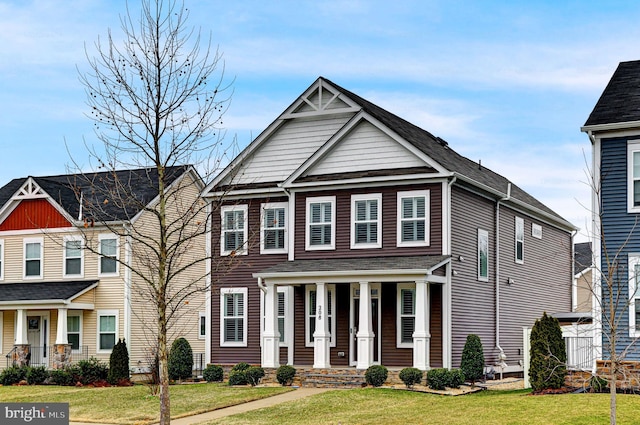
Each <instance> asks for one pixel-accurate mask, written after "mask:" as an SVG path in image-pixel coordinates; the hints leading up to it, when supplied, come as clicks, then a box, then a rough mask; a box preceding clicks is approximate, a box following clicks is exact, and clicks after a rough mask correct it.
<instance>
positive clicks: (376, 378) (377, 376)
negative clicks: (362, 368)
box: [364, 365, 389, 387]
mask: <svg viewBox="0 0 640 425" xmlns="http://www.w3.org/2000/svg"><path fill="white" fill-rule="evenodd" d="M388 375H389V371H388V370H387V368H386V367H384V366H382V365H373V366H369V368H368V369H367V371H366V372H365V373H364V379H365V380H366V381H367V384H369V385H372V386H374V387H379V386H381V385H382V384H384V382H385V381H386V380H387V376H388Z"/></svg>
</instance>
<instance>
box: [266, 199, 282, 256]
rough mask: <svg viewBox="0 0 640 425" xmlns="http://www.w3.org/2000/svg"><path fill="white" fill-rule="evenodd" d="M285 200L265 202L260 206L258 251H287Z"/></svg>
mask: <svg viewBox="0 0 640 425" xmlns="http://www.w3.org/2000/svg"><path fill="white" fill-rule="evenodd" d="M288 207H289V204H288V203H287V202H273V203H265V204H262V205H261V206H260V211H261V213H260V253H261V254H285V253H287V245H288V243H287V239H288V237H287V221H288V216H287V211H288Z"/></svg>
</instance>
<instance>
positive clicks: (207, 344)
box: [204, 201, 213, 363]
mask: <svg viewBox="0 0 640 425" xmlns="http://www.w3.org/2000/svg"><path fill="white" fill-rule="evenodd" d="M211 209H212V207H211V202H209V201H208V202H207V206H206V212H207V215H206V217H207V218H206V220H205V244H204V245H205V252H206V254H207V258H208V260H207V261H206V262H205V271H206V285H207V287H206V291H205V294H204V305H205V314H206V316H207V322H206V331H205V332H206V335H205V339H204V356H205V361H206V362H207V363H210V362H211V317H212V316H211V309H212V307H213V306H212V305H211V303H212V298H211V293H212V291H211V267H212V264H211V262H212V261H213V259H212V258H211V248H212V246H211V220H212V218H211V215H212V214H211Z"/></svg>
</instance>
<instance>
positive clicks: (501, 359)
mask: <svg viewBox="0 0 640 425" xmlns="http://www.w3.org/2000/svg"><path fill="white" fill-rule="evenodd" d="M510 198H511V183H509V184H508V186H507V195H506V196H504V197H502V198H500V199H499V200H498V201H497V202H496V348H497V349H498V351H500V354H499V355H498V362H499V365H500V379H502V370H503V369H504V368H505V367H506V366H507V363H506V361H505V360H506V359H507V355H506V354H505V353H504V350H503V349H502V347H501V346H500V204H501V203H502V202H505V201H508V200H509V199H510Z"/></svg>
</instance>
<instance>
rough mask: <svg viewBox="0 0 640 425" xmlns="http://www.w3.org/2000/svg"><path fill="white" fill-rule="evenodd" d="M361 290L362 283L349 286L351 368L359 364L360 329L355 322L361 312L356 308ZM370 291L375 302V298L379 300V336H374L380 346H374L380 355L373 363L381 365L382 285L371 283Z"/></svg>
mask: <svg viewBox="0 0 640 425" xmlns="http://www.w3.org/2000/svg"><path fill="white" fill-rule="evenodd" d="M360 288H361V287H360V283H351V285H350V286H349V293H350V296H349V366H356V364H357V359H356V356H355V354H356V353H355V351H356V347H357V345H358V340H357V337H356V333H357V332H358V331H359V329H355V321H356V317H358V318H359V314H360V311H358V310H356V309H355V308H354V307H355V302H354V300H356V299H360V292H361V289H360ZM369 291H371V299H372V300H373V299H374V298H375V299H377V300H378V311H377V316H378V323H377V328H378V334H377V335H373V337H374V338H375V337H377V338H378V344H377V345H374V350H376V351H377V354H378V360H377V361H373V362H372V364H381V363H380V359H381V357H382V285H381V284H380V283H369ZM374 291H375V292H374ZM374 294H375V295H374ZM372 317H373V311H372ZM372 325H373V321H372ZM372 331H373V330H372ZM373 357H375V356H374V355H373V354H372V358H373Z"/></svg>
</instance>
